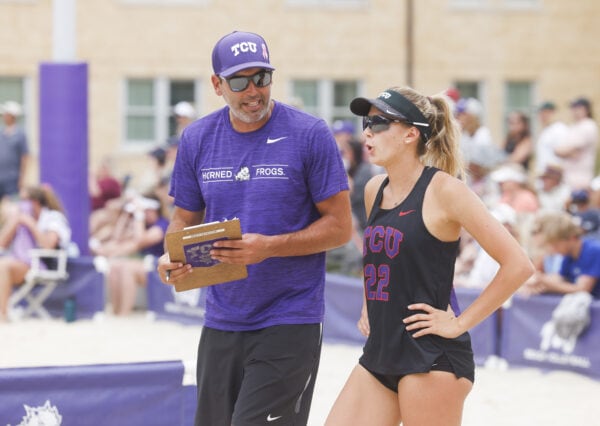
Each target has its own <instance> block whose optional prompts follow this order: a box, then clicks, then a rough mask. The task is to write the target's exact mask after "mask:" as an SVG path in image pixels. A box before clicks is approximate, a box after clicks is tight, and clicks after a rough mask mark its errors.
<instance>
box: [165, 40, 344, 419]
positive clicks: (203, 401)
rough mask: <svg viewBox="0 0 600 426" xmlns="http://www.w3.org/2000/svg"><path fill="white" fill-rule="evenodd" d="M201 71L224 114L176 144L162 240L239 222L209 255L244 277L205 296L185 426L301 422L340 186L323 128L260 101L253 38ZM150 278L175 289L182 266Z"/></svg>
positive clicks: (337, 236) (234, 43)
mask: <svg viewBox="0 0 600 426" xmlns="http://www.w3.org/2000/svg"><path fill="white" fill-rule="evenodd" d="M212 65H213V70H214V75H213V76H212V77H211V81H212V84H213V88H214V91H215V93H216V94H217V95H219V96H222V97H223V99H224V100H225V102H226V104H227V106H225V107H224V108H222V109H220V110H218V111H216V112H214V113H212V114H209V115H207V116H205V117H203V118H201V119H199V120H197V121H195V122H194V123H192V124H190V125H189V126H188V127H187V128H186V129H185V130H184V132H183V134H182V137H181V140H180V143H179V148H178V152H177V160H176V162H175V168H174V170H173V176H172V181H171V190H170V194H171V195H172V196H173V197H174V206H175V207H174V210H173V214H172V218H171V223H170V225H169V228H168V231H169V232H170V231H176V230H180V229H182V228H184V227H186V226H191V225H196V224H198V223H201V222H211V221H217V220H223V219H233V218H234V217H237V218H239V219H240V222H241V226H242V233H243V237H242V239H241V240H227V241H226V240H222V241H218V242H216V243H215V244H214V247H215V248H214V249H213V250H212V251H211V255H212V257H213V259H216V260H218V261H220V262H225V263H235V264H244V265H248V278H247V279H244V280H241V281H233V282H228V283H223V284H217V285H214V286H211V287H208V290H207V291H208V293H207V301H206V319H205V325H204V328H203V331H202V336H201V339H200V344H199V349H198V364H197V385H198V406H197V411H196V420H195V424H196V425H210V426H219V425H231V424H234V425H249V424H252V425H260V424H268V425H277V424H280V425H291V424H296V425H302V424H306V422H307V418H308V414H309V410H310V402H311V398H312V391H313V388H314V383H315V376H316V373H317V368H318V363H319V356H320V349H321V322H322V320H323V310H324V300H323V299H324V291H323V286H324V281H325V251H326V250H328V249H331V248H334V247H337V246H341V245H343V244H344V243H346V242H347V241H348V240H349V238H350V234H351V226H352V219H351V213H350V199H349V194H348V180H347V177H346V173H345V171H344V167H343V164H342V161H341V158H340V155H339V153H338V149H337V147H336V144H335V140H334V138H333V135H332V134H331V131H330V130H329V128H328V126H327V124H326V123H325V122H324V121H323V120H320V119H317V118H315V117H312V116H310V115H308V114H306V113H304V112H301V111H299V110H298V109H296V108H291V107H289V106H287V105H284V104H282V103H280V102H277V101H274V100H272V99H271V78H272V73H273V70H274V67H273V66H272V65H271V63H270V58H269V50H268V48H267V44H266V42H265V40H264V39H263V38H262V37H261V36H259V35H257V34H254V33H247V32H233V33H230V34H228V35H226V36H224V37H223V38H221V39H220V40H219V41H218V42H217V44H216V45H215V47H214V50H213V53H212ZM157 270H158V272H159V274H160V276H161V279H162V280H163V282H165V283H176V282H177V281H178V279H180V278H181V277H182V276H183V275H185V274H187V273H189V271H190V270H191V266H190V265H183V264H179V263H171V262H170V261H169V258H168V254H165V255H163V256H162V257H161V258H160V259H159V264H158V267H157ZM167 270H168V271H169V275H170V276H169V279H168V280H167V278H166V272H167Z"/></svg>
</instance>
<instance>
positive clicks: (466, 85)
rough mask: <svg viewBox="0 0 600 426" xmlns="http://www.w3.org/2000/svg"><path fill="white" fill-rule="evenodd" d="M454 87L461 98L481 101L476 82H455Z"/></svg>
mask: <svg viewBox="0 0 600 426" xmlns="http://www.w3.org/2000/svg"><path fill="white" fill-rule="evenodd" d="M454 87H456V88H457V89H458V92H459V93H460V97H461V98H465V99H466V98H475V99H479V100H481V93H480V92H481V90H480V88H479V83H478V82H476V81H457V82H455V83H454Z"/></svg>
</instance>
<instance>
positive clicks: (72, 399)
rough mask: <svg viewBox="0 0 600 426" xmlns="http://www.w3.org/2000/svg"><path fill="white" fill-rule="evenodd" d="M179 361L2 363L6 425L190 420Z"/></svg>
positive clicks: (159, 425) (0, 391)
mask: <svg viewBox="0 0 600 426" xmlns="http://www.w3.org/2000/svg"><path fill="white" fill-rule="evenodd" d="M183 374H184V367H183V363H182V362H180V361H167V362H148V363H134V364H110V365H84V366H75V367H41V368H14V369H0V395H2V397H1V401H2V403H1V404H0V420H1V421H2V423H1V424H2V425H3V426H4V425H7V424H8V425H10V426H21V425H22V426H28V425H42V424H43V425H46V426H58V425H61V426H88V425H89V426H98V425H128V426H136V425H139V426H153V425H155V426H164V425H174V426H175V425H181V426H183V425H186V424H190V421H191V419H190V418H186V419H184V415H186V416H189V410H188V412H186V411H185V410H184V406H183V404H184V403H183V401H184V396H185V395H184V386H183V385H182V379H183Z"/></svg>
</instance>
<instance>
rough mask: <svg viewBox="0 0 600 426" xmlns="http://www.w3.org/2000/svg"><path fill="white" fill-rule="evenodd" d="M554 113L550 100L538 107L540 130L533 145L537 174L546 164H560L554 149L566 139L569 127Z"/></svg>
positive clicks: (541, 171)
mask: <svg viewBox="0 0 600 426" xmlns="http://www.w3.org/2000/svg"><path fill="white" fill-rule="evenodd" d="M555 114H556V105H554V103H552V102H544V103H543V104H542V105H540V107H539V108H538V119H539V122H540V125H541V129H542V130H541V132H540V134H539V136H538V138H537V143H536V145H535V171H536V174H537V175H540V174H543V173H544V172H545V170H546V167H547V166H548V165H556V166H560V164H561V159H560V157H558V156H557V155H556V154H555V153H554V149H555V147H557V146H558V145H559V144H560V143H562V142H563V141H564V140H565V139H566V137H567V133H568V130H569V128H568V127H567V125H566V124H565V123H563V122H562V121H558V120H557V119H556V117H555ZM561 174H562V173H561Z"/></svg>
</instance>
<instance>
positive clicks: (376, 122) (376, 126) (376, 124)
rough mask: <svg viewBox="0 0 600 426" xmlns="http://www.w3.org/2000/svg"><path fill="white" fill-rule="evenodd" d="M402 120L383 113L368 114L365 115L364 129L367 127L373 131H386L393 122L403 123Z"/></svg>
mask: <svg viewBox="0 0 600 426" xmlns="http://www.w3.org/2000/svg"><path fill="white" fill-rule="evenodd" d="M403 122H404V121H402V120H394V119H393V118H388V117H385V116H383V115H366V116H364V117H363V130H365V129H366V128H367V127H368V128H369V129H371V131H372V132H373V133H379V132H385V131H386V130H387V129H389V128H390V125H391V124H392V123H403Z"/></svg>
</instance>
